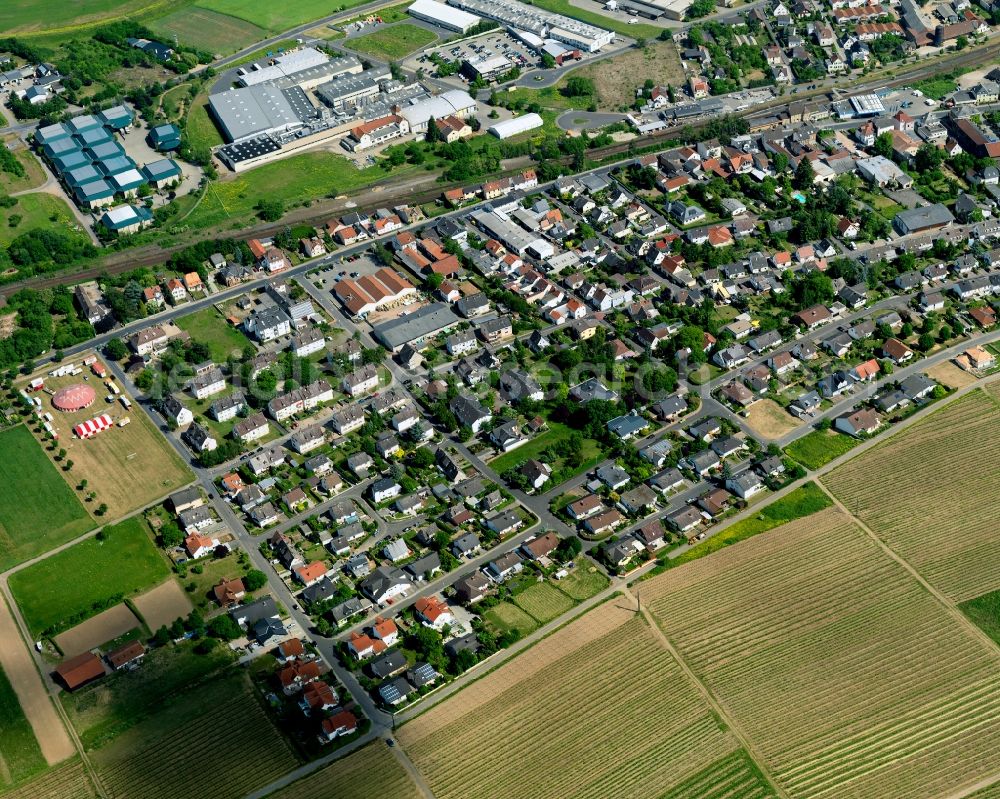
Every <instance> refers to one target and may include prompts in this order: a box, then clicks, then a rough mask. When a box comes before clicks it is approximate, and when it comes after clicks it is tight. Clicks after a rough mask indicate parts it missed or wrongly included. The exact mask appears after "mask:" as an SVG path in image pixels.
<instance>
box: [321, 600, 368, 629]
mask: <svg viewBox="0 0 1000 799" xmlns="http://www.w3.org/2000/svg"><path fill="white" fill-rule="evenodd" d="M372 607H374V606H373V605H372V603H371V602H370V601H368V600H367V599H365V598H364V597H356V596H355V597H351V598H350V599H348V600H347V601H346V602H341V603H340V604H339V605H336V606H334V607H332V608H331V609H330V618H331V619H333V622H334V623H335V624H336V625H337V626H340V625H341V624H343V623H344V622H345V621H347V620H348V619H350V618H351V617H352V616H357V615H358V614H361V613H367V612H368V611H370V610H371V609H372Z"/></svg>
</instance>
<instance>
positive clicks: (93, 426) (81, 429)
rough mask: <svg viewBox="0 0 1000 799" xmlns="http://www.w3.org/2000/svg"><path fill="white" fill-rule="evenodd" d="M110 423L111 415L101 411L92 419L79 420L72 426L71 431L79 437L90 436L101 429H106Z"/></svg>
mask: <svg viewBox="0 0 1000 799" xmlns="http://www.w3.org/2000/svg"><path fill="white" fill-rule="evenodd" d="M111 424H112V422H111V417H110V416H108V414H106V413H102V414H101V415H100V416H98V417H96V418H94V419H90V420H88V421H86V422H81V423H80V424H78V425H77V426H76V427H74V428H73V432H74V433H76V435H77V436H78V437H79V438H90V437H91V436H94V435H97V434H98V433H100V432H101V431H102V430H107V429H108V428H109V427H111Z"/></svg>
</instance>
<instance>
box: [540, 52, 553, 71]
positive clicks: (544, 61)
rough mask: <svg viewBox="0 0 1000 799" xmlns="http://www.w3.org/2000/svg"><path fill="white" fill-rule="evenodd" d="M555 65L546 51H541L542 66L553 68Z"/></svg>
mask: <svg viewBox="0 0 1000 799" xmlns="http://www.w3.org/2000/svg"><path fill="white" fill-rule="evenodd" d="M555 65H556V60H555V59H554V58H553V57H552V56H551V55H549V54H548V53H542V66H543V67H544V68H545V69H553V68H554V67H555Z"/></svg>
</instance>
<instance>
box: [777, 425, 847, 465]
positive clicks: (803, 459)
mask: <svg viewBox="0 0 1000 799" xmlns="http://www.w3.org/2000/svg"><path fill="white" fill-rule="evenodd" d="M860 443H861V442H860V441H859V440H858V439H856V438H851V437H850V436H845V435H844V434H842V433H836V432H834V431H833V430H813V431H812V432H809V433H806V434H805V435H804V436H802V438H798V439H796V440H795V441H793V442H792V443H791V444H789V445H788V446H787V447H785V454H786V455H787V456H788V457H789V458H792V459H793V460H796V461H798V462H799V463H801V464H802V465H803V466H805V467H806V468H807V469H818V468H820V467H821V466H826V464H828V463H829V462H830V461H832V460H836V459H837V458H839V457H840V456H841V455H844V454H845V453H848V452H850V451H851V450H852V449H854V448H855V447H856V446H857V445H858V444H860Z"/></svg>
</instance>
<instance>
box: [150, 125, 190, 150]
mask: <svg viewBox="0 0 1000 799" xmlns="http://www.w3.org/2000/svg"><path fill="white" fill-rule="evenodd" d="M146 140H147V141H148V142H149V144H150V145H151V146H152V147H154V148H156V149H157V150H176V149H177V148H178V147H180V146H181V132H180V130H178V128H177V126H176V125H157V126H156V127H155V128H153V129H152V130H150V131H149V134H148V135H147V136H146Z"/></svg>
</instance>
